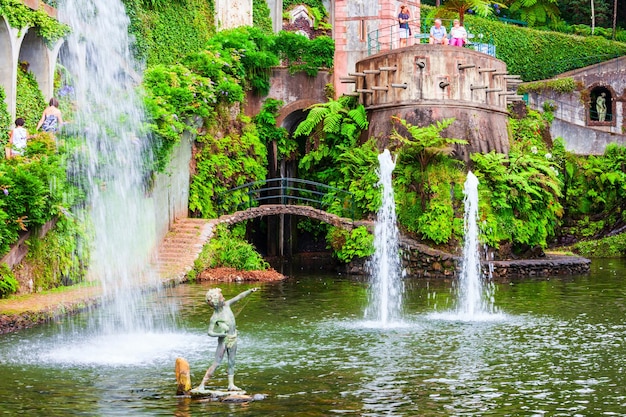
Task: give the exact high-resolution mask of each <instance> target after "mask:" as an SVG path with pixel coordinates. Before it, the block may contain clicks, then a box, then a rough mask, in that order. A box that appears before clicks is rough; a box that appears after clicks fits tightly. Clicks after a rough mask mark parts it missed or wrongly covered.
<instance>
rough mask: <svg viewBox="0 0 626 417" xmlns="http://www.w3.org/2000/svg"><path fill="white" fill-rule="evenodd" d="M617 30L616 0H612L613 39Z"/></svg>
mask: <svg viewBox="0 0 626 417" xmlns="http://www.w3.org/2000/svg"><path fill="white" fill-rule="evenodd" d="M616 31H617V0H613V40H615V32H616Z"/></svg>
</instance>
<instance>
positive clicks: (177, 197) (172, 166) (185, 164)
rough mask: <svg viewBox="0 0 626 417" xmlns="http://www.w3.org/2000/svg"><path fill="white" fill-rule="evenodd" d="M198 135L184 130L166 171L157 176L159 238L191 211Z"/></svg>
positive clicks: (155, 218)
mask: <svg viewBox="0 0 626 417" xmlns="http://www.w3.org/2000/svg"><path fill="white" fill-rule="evenodd" d="M194 139H195V137H194V136H193V135H191V134H190V133H189V132H185V133H183V135H182V137H181V138H180V142H179V143H178V144H177V145H176V146H175V147H174V149H173V150H172V156H171V159H170V162H169V165H168V167H167V169H166V170H165V172H163V173H160V174H158V175H157V176H156V179H155V183H154V187H153V189H152V196H153V198H154V200H155V202H154V206H155V213H154V214H155V216H154V224H155V231H156V240H157V242H160V241H161V240H163V238H164V237H165V235H166V234H167V232H168V231H169V229H170V228H171V227H172V225H173V223H174V221H175V220H176V219H181V218H185V217H187V216H188V212H189V180H190V174H189V163H190V162H191V147H192V143H193V141H194Z"/></svg>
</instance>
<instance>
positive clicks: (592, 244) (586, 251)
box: [573, 233, 626, 258]
mask: <svg viewBox="0 0 626 417" xmlns="http://www.w3.org/2000/svg"><path fill="white" fill-rule="evenodd" d="M573 249H574V251H575V252H576V253H578V254H580V255H582V256H584V257H586V258H617V257H623V256H624V255H626V233H622V234H619V235H615V236H609V237H605V238H602V239H598V240H590V241H584V242H578V243H576V244H575V245H574V248H573Z"/></svg>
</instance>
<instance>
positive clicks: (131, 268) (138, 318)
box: [58, 0, 158, 331]
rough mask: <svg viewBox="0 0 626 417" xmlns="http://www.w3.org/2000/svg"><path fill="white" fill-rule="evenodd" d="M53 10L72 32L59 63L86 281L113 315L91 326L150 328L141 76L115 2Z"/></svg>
mask: <svg viewBox="0 0 626 417" xmlns="http://www.w3.org/2000/svg"><path fill="white" fill-rule="evenodd" d="M58 12H59V20H61V21H62V22H64V23H66V24H68V25H69V26H70V27H71V28H72V33H71V35H70V36H69V37H68V39H67V42H66V44H65V45H64V46H63V49H62V50H61V53H60V62H61V64H62V65H63V66H65V67H66V69H67V70H68V72H69V73H70V74H71V77H72V83H73V87H74V92H75V103H74V104H75V108H76V112H75V114H73V115H72V120H71V123H70V124H69V125H68V131H70V132H73V133H74V134H75V135H76V136H77V137H78V138H79V140H80V141H81V142H82V144H81V146H80V147H79V150H78V151H77V153H76V155H75V157H74V159H73V161H72V162H71V164H70V166H71V169H70V175H71V176H72V177H73V178H74V180H75V181H76V182H77V183H80V184H81V185H82V186H83V188H84V191H85V193H86V195H87V207H86V210H85V211H86V212H87V215H86V219H87V221H88V222H90V223H91V224H92V226H93V231H94V236H93V242H94V244H93V248H92V250H91V265H90V271H89V277H90V279H99V280H100V282H101V285H102V287H103V289H104V292H105V297H107V299H113V300H115V305H116V310H117V314H116V316H117V317H115V318H114V319H113V320H110V321H108V322H106V323H101V322H99V323H98V327H99V328H101V329H102V328H103V327H106V326H105V325H107V326H110V328H111V330H115V331H122V330H125V331H133V330H138V329H145V328H146V327H151V325H152V324H151V323H146V322H145V321H144V320H145V319H144V317H147V316H148V315H146V314H142V313H141V307H140V305H141V304H142V296H141V294H142V287H145V286H153V287H156V286H157V283H158V281H157V280H158V277H157V275H156V274H154V273H150V271H148V268H147V265H148V263H149V260H150V255H151V253H152V251H153V250H154V248H155V245H156V241H155V240H156V231H155V214H154V201H153V200H152V199H151V198H150V197H149V195H148V192H149V188H148V185H147V180H148V178H149V177H148V176H147V170H146V167H149V166H150V165H151V153H150V149H151V146H150V143H149V138H148V137H147V136H146V135H145V134H143V133H142V132H141V131H140V126H141V125H142V122H143V120H144V119H145V116H144V111H143V107H142V103H141V99H140V97H138V95H137V94H136V92H135V89H136V87H137V85H138V83H139V82H140V78H141V76H140V71H139V70H138V65H137V63H136V62H135V61H134V59H133V56H132V53H131V51H130V43H131V42H130V39H129V35H128V26H129V19H128V17H127V16H126V11H125V8H124V5H123V3H122V2H121V1H120V0H106V1H102V0H62V1H60V2H59V9H58ZM65 118H67V116H66V117H65ZM104 330H105V331H106V329H104Z"/></svg>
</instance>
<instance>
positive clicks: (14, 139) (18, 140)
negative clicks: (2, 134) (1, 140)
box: [9, 117, 28, 157]
mask: <svg viewBox="0 0 626 417" xmlns="http://www.w3.org/2000/svg"><path fill="white" fill-rule="evenodd" d="M26 139H28V131H27V130H26V129H25V128H24V119H22V118H21V117H18V118H17V119H16V120H15V129H13V130H12V131H11V133H10V134H9V148H10V149H11V157H14V156H16V155H20V156H23V155H24V150H25V149H26Z"/></svg>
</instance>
